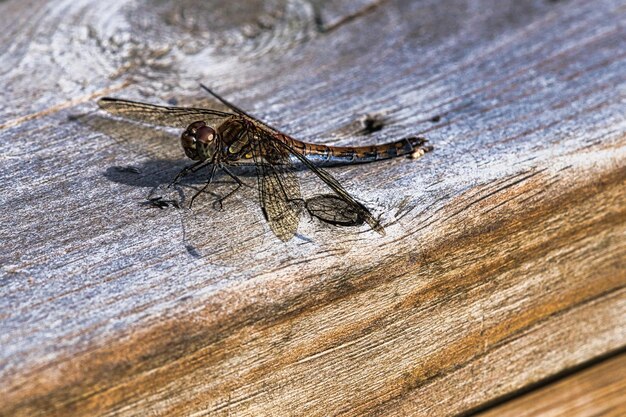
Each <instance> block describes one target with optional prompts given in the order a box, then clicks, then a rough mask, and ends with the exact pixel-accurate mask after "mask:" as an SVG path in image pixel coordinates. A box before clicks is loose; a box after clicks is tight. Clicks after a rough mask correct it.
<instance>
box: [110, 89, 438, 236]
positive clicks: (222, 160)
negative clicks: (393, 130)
mask: <svg viewBox="0 0 626 417" xmlns="http://www.w3.org/2000/svg"><path fill="white" fill-rule="evenodd" d="M201 87H202V88H203V89H204V90H205V91H207V92H208V93H209V94H210V95H212V96H213V97H215V99H217V100H218V101H219V102H221V103H222V104H223V105H224V106H226V108H228V109H229V110H230V111H218V110H213V109H209V108H193V107H172V106H159V105H154V104H147V103H141V102H136V101H130V100H124V99H119V98H112V97H103V98H101V99H99V100H98V105H99V106H100V108H101V109H103V110H105V111H107V112H109V113H111V114H113V115H115V116H118V117H122V118H126V119H130V120H133V121H139V122H143V123H148V124H153V125H160V126H169V127H176V128H181V129H183V128H184V129H185V130H184V131H183V133H182V135H181V137H180V143H181V146H182V148H183V151H184V153H185V155H186V156H187V157H188V158H189V159H191V160H193V161H194V163H193V164H191V165H189V166H187V167H185V168H184V169H183V170H181V171H180V173H179V174H178V175H177V176H176V177H175V178H174V180H173V181H172V183H171V184H170V185H173V184H177V183H178V181H179V180H180V179H181V178H183V177H184V176H186V175H188V174H190V173H192V172H196V171H198V170H200V169H203V168H207V169H208V172H209V173H208V179H207V181H206V183H205V184H204V186H203V187H202V188H201V189H200V190H198V191H197V193H196V194H195V195H194V196H193V197H192V198H191V202H190V207H191V205H192V204H193V201H194V199H195V198H196V197H197V196H198V195H200V194H202V193H203V192H204V191H205V190H206V189H207V187H209V186H210V184H211V183H212V181H213V178H214V175H215V173H216V171H217V170H218V169H220V170H222V171H224V172H225V173H226V174H227V175H228V176H230V177H231V178H232V179H233V180H234V181H235V182H236V184H237V186H236V188H235V189H234V190H232V191H231V192H229V193H228V194H227V195H226V196H224V197H221V198H220V199H219V200H218V202H219V204H220V206H221V203H222V201H223V200H225V199H226V198H227V197H228V196H230V195H232V194H233V193H235V192H236V191H237V190H238V189H239V188H240V187H241V186H242V185H244V183H243V181H242V180H241V179H240V178H239V177H238V176H237V175H236V174H235V173H234V172H233V171H232V170H231V168H232V167H236V166H254V167H255V168H256V177H257V182H258V192H259V194H258V195H259V203H260V206H261V209H262V212H263V215H264V217H265V219H266V221H267V223H268V224H269V227H270V229H271V230H272V232H273V233H274V234H275V235H276V236H277V237H278V238H279V239H280V240H282V241H284V242H286V241H288V240H290V239H291V238H292V237H293V236H295V234H296V233H297V229H298V225H299V222H300V217H301V215H302V212H303V209H306V210H307V211H308V212H309V214H311V215H312V216H314V217H316V218H318V219H320V220H321V221H323V222H325V223H329V224H333V225H338V226H357V225H362V224H364V223H367V224H368V225H369V227H370V228H371V229H372V230H374V231H376V232H378V233H379V234H381V235H384V234H385V230H384V228H383V226H382V225H381V224H380V221H379V220H378V219H376V218H375V217H374V216H373V215H372V213H371V211H370V210H369V209H368V208H367V207H366V206H365V205H364V204H362V203H361V202H359V201H358V200H357V199H355V198H354V197H353V196H352V195H351V194H350V193H348V191H346V189H345V188H344V187H343V186H342V185H341V184H340V183H339V181H337V179H335V178H334V177H333V176H332V175H331V174H330V173H329V172H328V171H327V170H326V169H324V168H323V167H324V166H337V165H349V164H360V163H367V162H374V161H379V160H383V159H389V158H395V157H400V156H410V157H413V158H417V157H420V156H422V155H423V154H425V153H426V152H429V151H431V150H432V149H433V147H432V146H431V145H428V144H427V142H428V141H427V140H426V139H425V138H423V137H420V136H411V137H407V138H403V139H400V140H397V141H394V142H389V143H385V144H381V145H370V146H328V145H322V144H314V143H308V142H304V141H300V140H297V139H295V138H293V137H291V136H289V135H287V134H285V133H283V132H281V131H280V130H278V129H276V128H273V127H271V126H270V125H268V124H266V123H265V122H263V121H261V120H259V119H257V118H256V117H254V116H252V115H250V114H248V113H247V112H245V111H244V110H242V109H240V108H239V107H237V106H235V105H234V104H232V103H230V102H229V101H227V100H226V99H224V98H223V97H221V96H220V95H218V94H217V93H215V92H214V91H213V90H211V89H210V88H208V87H207V86H205V85H202V84H201ZM303 168H304V171H308V172H311V173H313V174H314V175H315V176H317V177H318V178H319V179H321V180H322V181H323V182H324V183H325V184H326V186H327V187H328V188H330V190H331V193H328V194H322V195H319V196H315V197H313V198H311V199H308V200H305V199H303V198H302V192H301V186H300V181H299V179H298V177H297V175H296V172H297V171H298V170H303Z"/></svg>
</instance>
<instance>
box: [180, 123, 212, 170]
mask: <svg viewBox="0 0 626 417" xmlns="http://www.w3.org/2000/svg"><path fill="white" fill-rule="evenodd" d="M217 142H218V134H217V132H216V131H215V129H213V128H212V127H210V126H207V125H206V123H204V122H202V121H199V122H193V123H192V124H190V125H189V126H188V127H187V129H185V131H184V132H183V134H182V136H181V137H180V143H181V145H182V146H183V150H184V151H185V155H187V156H188V157H189V158H191V159H193V160H194V161H203V160H206V159H213V155H215V152H216V150H217Z"/></svg>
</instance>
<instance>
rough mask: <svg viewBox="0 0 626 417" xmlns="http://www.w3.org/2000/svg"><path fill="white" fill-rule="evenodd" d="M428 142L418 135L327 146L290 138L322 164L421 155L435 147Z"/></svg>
mask: <svg viewBox="0 0 626 417" xmlns="http://www.w3.org/2000/svg"><path fill="white" fill-rule="evenodd" d="M426 142H427V140H426V139H424V138H422V137H416V136H412V137H408V138H404V139H400V140H398V141H395V142H389V143H384V144H382V145H370V146H327V145H318V144H314V143H307V142H301V141H298V140H295V139H291V138H289V140H288V143H289V145H290V146H292V147H293V148H295V149H296V150H298V151H299V152H300V153H302V154H303V155H304V156H305V157H306V158H307V159H308V160H309V161H311V162H313V163H314V164H316V165H321V166H329V165H346V164H362V163H367V162H374V161H380V160H382V159H390V158H396V157H398V156H412V157H419V156H422V155H423V154H424V153H426V152H428V151H431V150H432V149H433V148H432V146H430V145H426Z"/></svg>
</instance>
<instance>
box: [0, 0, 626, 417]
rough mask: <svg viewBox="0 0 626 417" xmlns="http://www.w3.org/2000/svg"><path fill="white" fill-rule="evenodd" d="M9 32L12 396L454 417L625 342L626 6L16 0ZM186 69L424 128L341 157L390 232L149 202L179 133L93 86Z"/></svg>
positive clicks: (177, 83) (127, 407)
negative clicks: (363, 161)
mask: <svg viewBox="0 0 626 417" xmlns="http://www.w3.org/2000/svg"><path fill="white" fill-rule="evenodd" d="M0 28H2V31H0V85H2V100H0V178H1V180H2V182H1V184H2V189H1V194H0V241H1V245H0V268H1V269H0V283H1V286H0V415H3V416H38V415H53V416H55V415H56V416H67V415H87V416H93V415H167V416H169V415H212V416H213V415H215V416H221V415H223V416H227V415H250V416H259V415H308V416H318V415H355V416H356V415H359V416H360V415H380V416H389V415H453V414H457V413H464V412H467V411H468V410H473V409H476V408H477V407H480V406H481V405H483V404H487V403H489V402H490V401H493V400H495V399H497V398H501V397H503V396H507V395H511V394H514V393H515V392H517V391H518V390H521V389H523V388H524V387H528V386H529V385H531V384H533V383H536V382H537V381H541V380H543V379H545V378H548V377H550V376H551V375H555V374H558V373H559V372H562V371H563V370H566V369H569V368H571V367H574V366H578V365H580V364H582V363H585V362H586V361H589V360H592V359H593V358H596V357H598V356H600V355H603V354H606V353H607V352H611V351H614V350H616V349H620V348H623V347H624V346H625V345H626V265H625V260H626V239H625V234H626V221H625V220H626V204H624V203H625V201H626V187H625V186H626V163H625V161H626V5H625V4H624V2H623V1H620V0H600V1H594V2H589V1H583V0H569V1H558V2H557V1H547V0H546V1H542V0H537V1H525V2H519V1H513V0H510V1H496V0H464V1H463V0H450V1H445V2H440V1H435V0H424V1H406V2H405V1H399V0H398V1H366V0H362V1H354V2H349V1H340V0H327V1H321V0H320V1H314V2H307V1H304V0H275V1H260V0H259V1H252V2H246V3H245V6H244V5H242V3H240V2H228V1H211V2H199V1H194V0H185V1H159V2H148V1H142V2H131V1H119V2H96V1H90V0H79V1H71V2H69V1H68V2H63V1H52V2H45V1H42V0H32V1H17V0H10V1H4V2H0ZM199 82H204V83H206V84H209V85H210V86H211V87H213V88H215V89H216V90H218V91H219V92H220V93H222V94H223V95H225V96H226V97H227V98H229V99H230V100H231V101H233V102H235V103H237V104H239V105H240V106H241V107H243V108H245V109H248V110H249V111H251V112H252V113H254V114H256V115H258V116H259V117H261V118H263V119H264V120H266V121H267V122H269V123H270V124H273V125H275V126H277V127H279V128H281V129H282V130H284V131H285V132H287V133H290V134H292V135H294V136H295V137H297V138H300V139H305V140H309V141H312V142H318V143H335V144H340V145H346V144H359V145H360V144H367V143H382V142H384V141H386V140H391V139H396V138H399V137H403V136H407V135H411V134H421V135H425V136H427V137H428V138H429V139H430V141H431V143H432V144H433V145H434V146H435V150H434V152H432V153H431V154H428V155H427V156H426V157H424V158H423V159H421V160H418V161H411V160H394V161H387V162H381V163H377V164H371V165H361V166H357V167H344V168H336V169H333V170H332V173H333V175H335V176H336V177H337V178H338V179H339V180H340V181H341V182H342V183H343V184H344V185H345V186H346V188H347V189H348V190H349V191H350V192H352V193H353V194H354V196H355V197H356V198H357V199H359V200H360V201H363V202H364V203H365V204H366V205H367V206H368V207H370V208H371V209H372V211H373V212H374V213H375V215H376V216H380V218H381V221H382V223H383V224H384V226H385V228H386V231H387V234H386V236H384V237H381V236H379V235H378V234H376V233H375V232H373V231H371V230H368V229H367V228H366V227H363V228H333V227H329V226H324V225H322V224H320V223H319V222H317V221H313V220H307V219H303V221H302V224H301V227H300V229H299V234H298V236H297V237H296V238H294V239H292V240H291V241H289V242H287V243H282V242H280V241H279V240H278V239H276V238H275V237H274V236H273V235H272V234H271V232H270V231H269V229H268V227H267V225H266V224H265V223H264V220H263V216H262V213H261V210H260V209H259V206H258V203H257V202H256V201H255V198H256V194H255V190H253V189H251V188H246V189H245V190H243V191H242V192H240V193H238V194H237V195H236V196H235V197H233V198H232V199H230V200H227V202H226V203H225V206H224V210H222V211H217V210H215V209H213V207H212V200H211V199H212V198H211V196H210V195H207V196H206V197H204V196H203V198H201V199H200V200H199V201H197V204H196V205H195V206H194V209H193V210H192V211H187V210H176V209H167V210H157V209H147V208H145V207H142V206H140V204H139V203H140V202H141V201H142V199H143V198H144V197H145V196H146V195H147V194H148V193H149V192H150V190H151V189H153V188H155V187H157V188H158V189H159V190H161V189H162V188H163V187H162V185H163V184H167V183H168V182H169V181H170V180H171V179H172V177H173V176H174V175H175V174H176V173H177V172H178V170H180V169H181V167H182V166H184V165H186V164H187V161H185V160H184V159H183V158H182V151H181V150H180V149H179V145H178V140H177V138H176V136H177V135H179V134H180V131H179V130H159V131H154V130H153V129H152V128H148V127H147V126H140V125H139V126H137V125H136V126H132V125H129V124H128V123H125V122H122V121H119V120H114V119H112V118H111V117H109V116H108V115H106V114H102V113H98V112H97V107H96V105H95V100H96V99H97V98H98V97H100V96H102V95H111V96H117V97H124V98H131V99H138V100H143V101H150V102H153V103H166V102H168V101H169V102H177V103H179V104H180V105H190V104H194V105H198V104H207V103H210V102H211V101H210V100H208V99H207V97H206V95H205V94H204V93H203V92H202V91H201V90H200V89H199V88H198V83H199ZM368 114H369V115H373V116H375V117H377V118H380V119H382V120H383V122H384V126H383V128H382V129H381V130H379V131H377V132H373V133H371V134H366V133H364V132H362V122H361V120H362V119H363V118H364V117H365V116H366V115H368ZM202 179H203V177H202V175H197V176H196V177H193V178H192V179H191V180H190V181H191V183H190V184H188V185H199V184H201V181H202ZM219 180H220V182H221V183H220V184H217V186H216V189H215V191H216V192H218V193H221V192H224V191H226V190H228V189H230V188H229V187H230V186H229V185H228V184H223V182H224V181H225V179H223V178H221V177H220V178H219ZM244 180H245V181H247V182H248V183H251V184H252V183H254V178H245V177H244ZM188 188H189V187H187V188H185V189H183V191H184V192H188V191H189V189H188ZM303 188H304V189H305V190H307V191H308V192H309V193H310V194H315V193H318V192H323V191H324V189H323V188H322V187H321V185H320V184H318V183H316V182H311V181H308V180H305V181H304V183H303ZM173 193H174V195H175V196H177V194H175V193H176V191H173Z"/></svg>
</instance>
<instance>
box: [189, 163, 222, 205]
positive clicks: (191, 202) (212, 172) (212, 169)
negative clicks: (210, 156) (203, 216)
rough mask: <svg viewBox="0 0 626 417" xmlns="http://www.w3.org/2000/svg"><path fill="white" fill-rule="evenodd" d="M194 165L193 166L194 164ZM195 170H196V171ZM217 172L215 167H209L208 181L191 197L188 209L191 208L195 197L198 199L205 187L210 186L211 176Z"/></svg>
mask: <svg viewBox="0 0 626 417" xmlns="http://www.w3.org/2000/svg"><path fill="white" fill-rule="evenodd" d="M194 165H195V164H194ZM196 170H197V169H196ZM216 170H217V165H213V166H212V167H211V174H210V175H209V179H208V181H207V182H206V184H204V187H202V189H200V191H198V192H197V193H195V194H194V195H193V197H191V201H190V202H189V208H191V206H192V205H193V200H195V199H196V197H198V196H199V195H200V194H202V193H203V192H204V190H206V189H207V187H208V186H209V184H211V182H212V181H213V175H215V171H216Z"/></svg>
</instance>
